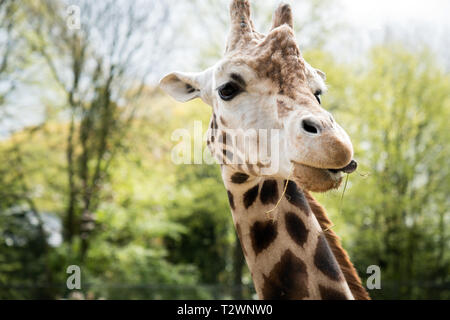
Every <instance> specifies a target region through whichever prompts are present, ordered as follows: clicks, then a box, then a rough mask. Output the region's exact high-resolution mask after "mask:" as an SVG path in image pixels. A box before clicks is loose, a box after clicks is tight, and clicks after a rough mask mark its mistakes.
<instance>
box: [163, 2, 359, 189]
mask: <svg viewBox="0 0 450 320" xmlns="http://www.w3.org/2000/svg"><path fill="white" fill-rule="evenodd" d="M230 16H231V30H230V34H229V37H228V42H227V47H226V53H225V55H224V57H223V58H222V59H221V60H220V61H219V62H217V63H216V64H215V65H214V66H212V67H211V68H208V69H207V70H205V71H203V72H199V73H183V72H173V73H170V74H168V75H167V76H165V77H164V78H163V79H162V80H161V82H160V85H161V87H162V88H163V89H164V90H165V91H166V92H168V93H169V94H171V95H172V96H173V97H174V98H175V99H177V100H179V101H188V100H191V99H193V98H196V97H200V98H201V99H203V101H205V102H206V103H208V104H209V105H211V106H212V108H213V114H212V117H211V127H210V132H209V135H208V145H209V147H210V150H211V151H212V153H213V154H214V155H215V156H216V157H217V158H218V159H219V160H220V161H222V163H225V164H226V165H230V166H233V167H235V168H236V170H239V171H241V172H245V173H247V174H251V175H273V176H277V177H282V178H285V179H287V178H289V177H290V178H293V179H295V180H296V182H297V183H298V184H299V185H300V186H301V187H302V188H304V189H307V190H311V191H326V190H329V189H332V188H337V187H338V186H339V184H340V183H341V181H342V173H343V172H346V173H350V172H353V171H354V170H355V169H356V166H357V164H356V162H355V161H354V160H353V159H352V158H353V147H352V144H351V141H350V139H349V137H348V135H347V134H346V132H345V131H344V130H343V129H342V128H341V127H340V126H339V125H338V124H337V123H336V121H335V120H334V119H333V116H332V115H331V114H330V113H329V112H327V111H326V110H325V109H323V108H322V107H321V101H320V95H321V94H322V93H324V92H325V90H326V86H325V83H324V80H325V74H324V73H323V72H322V71H320V70H318V69H314V68H313V67H311V66H310V65H309V64H308V63H307V62H306V61H305V60H304V59H303V57H302V55H301V53H300V50H299V48H298V46H297V44H296V41H295V35H294V31H293V23H292V12H291V8H290V6H289V5H287V4H281V5H280V6H279V7H278V9H277V10H276V11H275V13H274V16H273V24H272V28H271V30H270V32H269V33H268V34H267V35H265V36H264V35H262V34H260V33H258V32H257V31H255V29H254V26H253V22H252V21H251V19H250V5H249V2H248V1H247V0H233V1H232V2H231V6H230ZM262 135H264V139H262ZM263 140H264V143H263V142H262V141H263ZM230 146H232V148H230ZM274 146H276V148H275V149H274ZM268 148H269V149H270V150H267V149H268ZM274 164H276V165H275V166H274ZM268 168H270V170H269V169H268ZM265 169H267V170H265Z"/></svg>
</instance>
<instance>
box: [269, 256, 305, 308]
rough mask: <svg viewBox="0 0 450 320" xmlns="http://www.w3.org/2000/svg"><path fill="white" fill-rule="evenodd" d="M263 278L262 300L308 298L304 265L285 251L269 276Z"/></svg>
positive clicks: (300, 260)
mask: <svg viewBox="0 0 450 320" xmlns="http://www.w3.org/2000/svg"><path fill="white" fill-rule="evenodd" d="M263 277H264V285H263V288H262V298H263V299H270V300H273V299H289V300H290V299H296V300H298V299H304V298H306V297H308V296H309V291H308V285H307V283H308V274H307V269H306V264H305V263H304V262H303V261H302V259H300V258H299V257H296V256H295V255H294V254H293V253H292V251H291V250H289V249H288V250H286V251H285V252H284V253H283V255H282V256H281V259H280V261H279V262H278V263H277V264H275V266H274V267H273V269H272V271H270V273H269V276H268V277H266V276H265V275H263Z"/></svg>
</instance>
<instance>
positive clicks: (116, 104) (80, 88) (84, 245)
mask: <svg viewBox="0 0 450 320" xmlns="http://www.w3.org/2000/svg"><path fill="white" fill-rule="evenodd" d="M146 4H147V5H150V7H147V8H146V10H142V7H141V6H140V5H139V4H136V3H128V2H125V1H120V2H116V1H102V2H101V3H93V2H91V1H77V2H76V3H72V4H71V5H75V6H78V10H79V13H80V17H79V18H80V19H81V20H80V25H79V26H76V25H75V26H72V28H71V27H70V26H69V25H68V18H67V17H66V15H65V10H67V7H66V6H65V4H64V3H62V2H59V1H53V0H48V1H43V2H41V3H38V4H36V3H35V4H34V5H32V6H30V7H29V8H28V10H29V16H30V24H31V25H33V27H34V29H35V30H36V32H35V33H33V34H30V35H29V36H28V41H29V43H30V44H31V46H32V48H33V49H34V50H35V51H37V52H38V53H39V54H40V55H41V56H42V57H43V58H44V59H45V61H46V62H47V65H48V67H49V68H50V70H51V72H52V74H53V77H54V79H55V81H56V82H57V83H58V84H59V85H60V88H61V89H62V91H63V92H64V95H65V97H66V98H65V99H66V103H67V109H66V108H64V109H63V112H68V115H69V117H70V125H69V131H68V134H67V141H66V161H67V177H68V183H67V188H68V190H67V209H66V215H65V219H64V220H65V223H64V231H65V236H66V239H67V241H68V242H69V243H72V241H73V240H74V238H75V237H78V236H79V237H80V238H81V248H80V252H79V258H80V259H81V260H84V258H85V257H86V254H87V251H88V247H89V234H90V233H91V232H92V231H93V230H94V228H95V216H94V214H93V212H95V210H96V208H97V207H98V203H99V199H100V197H101V189H102V186H103V185H104V183H105V182H106V180H107V179H108V173H109V166H110V163H111V161H112V160H113V159H114V156H115V154H116V153H117V152H118V150H119V148H120V147H121V144H122V141H123V140H122V138H123V137H124V134H125V131H126V130H127V128H128V127H129V124H130V122H131V120H132V119H133V117H134V115H135V112H136V110H135V105H136V104H135V102H136V99H138V98H139V97H140V95H141V93H142V89H143V86H144V83H145V79H146V78H147V76H148V74H149V72H150V71H151V68H152V61H150V59H149V60H148V61H147V62H146V63H142V61H140V64H139V67H137V66H136V65H135V62H136V60H139V59H147V57H146V55H145V50H144V49H149V48H145V47H144V45H146V46H149V45H157V42H156V41H153V43H150V42H148V40H149V39H148V36H146V34H156V33H158V32H159V30H160V29H162V26H163V25H164V24H165V22H166V20H167V17H168V9H167V5H166V4H165V3H164V2H160V1H153V2H150V3H149V2H147V3H146ZM158 10H159V11H158ZM158 13H159V14H158ZM149 14H152V19H150V18H149ZM118 17H120V19H117V18H118ZM76 18H77V17H75V19H76Z"/></svg>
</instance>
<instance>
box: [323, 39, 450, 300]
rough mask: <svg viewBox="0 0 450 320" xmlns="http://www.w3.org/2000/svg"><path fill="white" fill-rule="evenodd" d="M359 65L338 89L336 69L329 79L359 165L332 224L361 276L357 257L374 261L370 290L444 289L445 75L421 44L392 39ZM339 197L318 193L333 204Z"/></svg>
mask: <svg viewBox="0 0 450 320" xmlns="http://www.w3.org/2000/svg"><path fill="white" fill-rule="evenodd" d="M368 65H369V66H370V67H369V68H367V69H365V70H364V71H363V72H361V71H359V72H358V73H356V72H354V73H353V75H354V78H353V79H352V78H349V77H348V76H347V77H346V78H345V79H346V80H347V82H346V83H345V85H346V88H345V90H336V89H337V88H339V86H342V83H340V84H339V83H338V82H342V78H341V79H335V78H331V77H330V79H329V82H330V87H331V88H332V92H333V93H332V94H331V95H332V96H331V97H330V99H331V101H332V104H333V106H335V108H336V110H337V115H338V117H339V118H341V117H342V118H343V119H344V123H343V125H344V126H345V128H346V129H348V130H349V131H350V132H349V134H350V136H351V137H352V141H353V143H354V146H355V148H356V152H355V157H356V159H357V160H358V161H359V165H360V166H359V170H358V172H357V173H356V174H354V175H351V176H350V180H349V187H348V189H347V192H346V193H345V196H344V199H343V205H342V208H341V209H340V211H341V213H342V217H338V216H336V217H335V216H333V218H335V219H333V220H335V221H338V223H337V226H336V230H338V231H340V233H341V235H342V236H343V240H344V245H345V247H347V248H348V250H349V252H350V255H351V257H352V258H353V262H354V263H355V265H356V266H357V268H358V269H359V272H360V275H361V276H362V277H363V278H366V277H367V276H368V275H367V274H366V268H367V266H369V265H372V264H374V265H378V266H380V267H381V270H382V290H379V291H377V290H374V291H372V292H371V294H372V295H373V297H374V298H403V299H411V298H422V299H423V298H442V299H445V298H448V297H449V290H448V286H449V281H450V278H449V274H450V272H449V271H450V256H449V255H448V252H449V248H448V243H449V235H448V231H447V228H446V223H448V207H449V199H448V194H449V191H450V190H449V188H450V179H449V178H450V177H449V161H448V159H449V158H450V150H449V148H448V140H449V138H450V137H449V130H448V124H447V119H448V117H449V116H450V76H449V75H448V74H444V73H443V72H442V71H440V70H439V68H438V67H437V66H436V65H435V64H434V60H433V55H431V54H430V53H429V52H427V51H423V52H420V53H415V54H413V53H411V52H408V51H406V50H405V49H402V48H401V47H399V46H394V45H391V46H386V47H378V48H374V49H373V50H372V52H371V54H370V58H369V61H368ZM326 69H327V71H328V73H329V74H331V75H332V77H335V76H338V75H339V72H338V70H335V69H334V68H333V67H332V66H331V68H328V66H327V67H326ZM341 74H342V73H341ZM344 82H345V81H344ZM335 94H337V95H338V97H339V98H338V99H336V97H334V96H333V95H335ZM324 101H325V102H324V103H325V105H327V98H326V99H324ZM340 197H341V195H340V194H335V195H334V196H333V197H331V198H330V197H329V196H328V197H327V196H324V197H323V200H324V201H325V202H326V203H327V207H328V208H330V209H331V210H330V211H331V212H332V213H334V214H336V213H337V212H338V211H339V208H340V207H341V203H340Z"/></svg>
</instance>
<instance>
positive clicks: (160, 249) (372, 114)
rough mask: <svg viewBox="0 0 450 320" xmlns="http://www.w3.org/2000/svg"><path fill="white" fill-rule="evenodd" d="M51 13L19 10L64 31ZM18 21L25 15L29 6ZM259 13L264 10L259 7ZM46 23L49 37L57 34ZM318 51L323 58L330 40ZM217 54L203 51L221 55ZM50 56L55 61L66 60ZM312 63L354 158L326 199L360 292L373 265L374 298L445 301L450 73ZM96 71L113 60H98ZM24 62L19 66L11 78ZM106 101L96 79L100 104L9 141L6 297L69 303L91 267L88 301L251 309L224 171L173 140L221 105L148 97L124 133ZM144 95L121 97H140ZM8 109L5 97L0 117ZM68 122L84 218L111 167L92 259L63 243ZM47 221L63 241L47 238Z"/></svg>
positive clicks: (420, 60) (391, 58)
mask: <svg viewBox="0 0 450 320" xmlns="http://www.w3.org/2000/svg"><path fill="white" fill-rule="evenodd" d="M0 2H1V1H0ZM1 3H8V4H11V3H13V2H12V1H6V2H1ZM26 3H28V2H26ZM30 3H34V2H30ZM86 3H87V2H86ZM312 3H313V4H314V5H313V6H312V10H315V11H314V12H316V14H315V15H312V17H313V18H314V19H315V18H318V17H320V16H322V14H320V15H318V14H317V13H318V12H320V11H321V10H319V9H321V8H322V7H324V6H325V5H326V4H328V0H327V1H322V0H320V1H313V2H312ZM43 4H45V6H44V5H29V6H24V8H28V10H29V11H32V12H34V13H36V12H39V11H40V10H44V9H45V8H47V11H45V12H46V14H47V15H50V17H49V19H50V18H51V19H53V18H54V19H56V20H55V21H57V22H58V23H59V24H60V27H61V28H60V29H59V30H60V31H61V30H65V27H64V21H63V20H61V19H60V17H59V18H58V17H56V18H55V17H52V16H51V15H52V10H50V9H49V8H51V5H52V4H53V5H55V4H57V5H58V4H60V3H58V2H54V1H46V2H43ZM41 7H45V8H41ZM57 7H58V8H60V9H61V6H57ZM208 7H211V8H212V5H209V6H208ZM3 8H5V7H3ZM11 8H13V9H14V12H15V14H16V10H17V9H16V8H18V7H16V6H15V5H14V6H13V7H11ZM0 9H1V8H0ZM208 10H209V9H208ZM259 10H261V13H262V11H264V7H262V5H261V8H260V9H259ZM219 11H222V10H221V9H220V8H219ZM17 12H19V13H17V14H16V15H14V19H15V20H14V21H15V22H16V24H15V25H14V27H15V29H14V30H16V33H10V35H11V36H14V37H17V36H18V35H23V37H19V38H21V39H23V41H25V40H26V41H28V42H30V43H32V44H34V45H35V46H37V47H39V48H40V49H42V50H44V49H45V50H46V49H47V48H48V46H49V45H50V44H51V43H53V42H52V41H53V40H58V39H60V38H62V37H61V36H59V35H58V33H57V32H55V33H52V34H50V33H48V34H47V35H46V34H44V35H43V34H39V33H32V32H25V31H26V29H27V28H25V27H24V25H23V24H21V23H19V22H22V23H25V22H24V21H27V19H24V17H25V16H26V12H25V11H23V12H22V11H20V10H19V11H17ZM5 14H6V16H7V17H8V15H10V13H7V11H1V10H0V15H1V16H3V15H5ZM261 16H262V15H261ZM12 18H13V17H9V18H8V19H9V20H6V19H5V20H2V21H1V22H0V29H4V28H5V27H6V28H9V25H8V23H5V22H8V21H13V20H11V19H12ZM266 18H268V15H266V16H265V19H266ZM34 19H36V21H35V20H34ZM39 19H41V15H36V14H35V16H34V18H33V19H31V20H30V21H29V23H38V22H42V21H40V20H39ZM51 19H50V20H49V21H53V20H51ZM0 20H1V19H0ZM266 20H267V19H266ZM218 21H219V22H220V20H218ZM222 24H223V23H222ZM308 25H310V26H312V28H317V29H318V30H321V33H322V34H325V33H327V32H331V31H330V30H326V28H324V26H322V21H317V23H316V24H310V23H309V22H305V24H304V25H301V28H303V26H305V27H306V26H308ZM42 26H46V27H47V28H49V29H51V30H53V24H52V23H48V21H47V24H43V25H42ZM213 29H214V28H211V30H213ZM8 30H9V31H11V30H13V29H8ZM323 31H327V32H323ZM23 32H25V33H24V34H22V33H23ZM327 34H328V33H327ZM47 36H48V37H47ZM51 37H54V39H52V41H50V38H51ZM312 38H314V37H312ZM71 39H72V40H74V43H75V44H76V43H77V40H76V39H75V38H71ZM314 39H316V42H317V43H316V47H321V45H322V44H323V42H324V41H325V38H319V37H317V38H314ZM26 41H25V42H22V40H21V42H17V43H16V44H17V45H18V46H19V48H20V50H16V49H17V47H15V46H12V47H11V51H10V52H12V53H10V54H11V55H17V54H18V53H20V55H19V56H22V55H23V56H26V57H23V58H24V59H15V60H14V64H13V66H14V68H13V69H20V68H26V64H27V63H30V62H29V61H30V60H32V59H31V58H33V59H34V58H35V55H39V54H41V55H42V54H43V53H42V52H38V51H36V50H35V49H36V48H32V46H31V47H27V46H26V45H25V43H26ZM74 43H72V44H74ZM113 43H114V41H113ZM59 44H61V43H59ZM90 45H92V44H90ZM25 47H26V50H25V49H24V48H25ZM218 47H219V46H214V47H211V48H206V49H208V50H210V51H208V50H206V51H205V52H207V55H209V56H216V55H217V52H218V51H217V48H218ZM14 48H16V49H14ZM13 49H14V50H13ZM22 49H23V50H22ZM54 49H55V48H54ZM60 49H61V50H63V52H64V54H65V55H66V57H71V55H72V54H73V52H72V50H71V47H66V46H65V45H64V43H62V46H61V48H60ZM27 50H30V51H27ZM45 50H44V51H45ZM202 50H203V48H202ZM17 51H20V52H17ZM54 51H55V52H53V51H51V50H50V51H49V53H48V54H50V56H49V57H45V58H54V57H53V55H55V56H56V57H58V50H54ZM30 52H33V54H31V53H30ZM77 52H78V51H77ZM44 53H45V52H44ZM78 53H80V52H78ZM60 54H61V53H60ZM303 54H304V57H305V59H306V60H307V61H308V62H309V63H310V64H311V65H313V66H315V67H317V68H319V69H321V70H324V71H326V73H327V82H328V85H329V93H328V94H327V95H325V96H324V97H323V106H324V108H326V109H327V110H329V111H331V112H333V114H334V115H335V117H336V119H337V120H338V122H339V123H340V124H341V125H342V126H343V127H344V128H345V129H346V131H347V132H348V133H349V135H350V137H351V138H352V141H353V144H354V147H355V157H356V159H357V160H358V163H359V169H358V171H357V172H356V173H354V174H352V175H351V176H350V177H349V183H348V188H347V191H346V193H345V195H344V196H343V198H342V191H343V190H342V187H341V189H340V190H338V191H332V192H330V193H327V194H321V195H317V197H318V198H319V200H320V202H322V203H323V204H324V205H325V207H326V209H327V211H328V212H329V214H330V216H331V218H332V220H333V221H334V223H335V227H334V229H335V230H336V231H337V233H338V234H339V235H340V236H341V238H342V240H343V244H344V247H345V248H346V249H347V250H348V252H349V254H350V256H351V258H352V261H353V262H354V264H355V266H356V268H357V269H358V271H359V274H360V275H361V277H362V278H363V283H365V280H366V278H367V277H368V275H367V274H366V269H367V267H368V266H370V265H378V266H380V267H381V286H382V289H381V290H372V291H371V292H370V294H371V296H372V297H373V298H384V299H395V298H402V299H409V298H420V299H427V298H439V299H448V298H450V279H449V275H450V256H449V252H450V250H449V243H450V242H449V234H448V228H447V225H448V223H449V215H448V208H449V204H450V203H449V197H448V194H449V193H450V190H449V188H450V177H449V168H450V166H449V160H448V159H449V158H450V154H449V153H450V150H449V148H448V141H449V139H450V137H449V134H450V131H449V130H448V124H447V119H448V118H449V117H450V75H449V74H448V73H445V72H443V71H442V70H441V69H440V67H439V66H438V65H437V64H436V63H435V59H434V56H433V54H431V53H430V52H428V51H426V50H423V51H421V52H411V51H408V50H406V49H404V48H402V47H401V46H398V45H393V44H385V45H383V46H380V47H376V48H373V49H372V50H371V52H370V54H369V55H368V56H367V57H366V58H367V59H366V60H365V61H359V62H357V63H355V64H354V65H351V66H350V65H345V64H342V63H339V62H337V60H336V59H335V58H334V57H333V56H332V55H330V54H328V53H326V52H324V51H323V50H319V49H316V50H310V51H307V52H304V53H303ZM5 56H6V55H5ZM81 56H82V55H81ZM25 58H26V59H25ZM77 58H80V57H77ZM96 58H98V59H99V60H98V61H103V59H102V56H101V55H99V56H98V57H96ZM62 60H64V59H62ZM10 61H11V60H10ZM17 61H22V62H23V66H19V67H16V65H15V63H17ZM67 61H71V60H70V59H68V60H67ZM122 62H123V61H122ZM75 65H76V64H75ZM10 66H11V65H9V66H8V68H6V67H5V68H2V70H1V72H0V81H5V80H4V79H6V81H9V80H11V79H15V78H16V76H17V75H16V74H13V73H11V67H10ZM70 66H71V64H70V63H68V64H67V65H66V67H67V68H68V69H67V70H70ZM123 67H124V68H125V66H123ZM95 70H97V69H96V68H93V69H92V70H91V71H92V72H93V75H94V76H95V77H96V76H98V74H97V73H96V72H97V71H98V72H99V71H100V69H98V70H97V71H95ZM102 70H103V69H102ZM55 71H58V70H53V72H55ZM59 71H60V70H59ZM125 71H126V70H125ZM125 71H124V72H125ZM47 73H50V74H51V73H52V72H51V71H47ZM62 73H64V72H62ZM83 75H84V76H86V72H85V73H83ZM46 76H47V74H46ZM43 77H45V76H43ZM95 77H94V78H95ZM84 79H85V78H84ZM95 79H97V78H95ZM95 79H94V80H95ZM97 80H98V79H97ZM118 82H120V81H118ZM131 82H133V81H131ZM38 87H39V88H45V89H47V90H49V91H51V92H52V93H53V94H54V95H59V94H60V95H62V96H65V95H64V93H61V90H62V89H61V88H60V87H61V86H59V87H58V90H59V91H57V90H56V89H55V88H56V84H55V83H54V82H50V81H49V82H47V81H42V83H40V84H39V85H38ZM105 88H106V87H105V86H104V84H101V83H97V82H96V85H95V86H92V87H89V90H97V94H95V95H93V96H92V97H96V98H97V100H95V99H94V100H92V101H80V104H73V105H71V106H70V104H69V103H67V101H65V100H64V101H65V102H64V103H59V102H58V103H56V102H55V101H54V100H52V98H48V97H47V98H45V97H40V98H42V99H43V100H45V101H46V106H47V112H48V114H49V118H48V119H47V120H48V121H47V122H45V123H43V124H42V125H39V126H36V127H29V128H23V129H22V130H21V131H19V132H17V133H15V134H12V135H11V136H9V137H7V138H6V139H4V140H1V141H0V299H4V298H18V299H36V298H68V297H70V296H71V294H72V293H71V292H70V291H69V290H68V289H67V288H66V279H67V273H66V268H67V266H69V265H72V264H77V265H79V266H80V267H81V270H82V289H81V292H82V294H83V297H85V298H106V299H114V298H117V299H121V298H129V299H138V298H143V299H166V298H171V299H181V298H189V299H195V298H199V299H211V298H234V297H244V298H251V297H252V293H253V292H254V291H253V288H252V286H251V284H250V275H249V272H248V270H247V269H246V268H245V267H243V261H242V256H239V254H236V253H239V244H238V242H236V235H235V232H234V228H233V224H232V220H231V215H230V210H229V206H228V203H227V197H226V192H225V189H224V187H223V183H222V181H221V177H220V169H219V167H218V166H217V165H206V164H202V165H176V164H174V163H173V162H172V160H171V152H172V149H173V147H174V146H175V145H176V144H177V143H178V141H173V140H172V133H173V131H174V130H175V129H179V128H184V129H187V130H189V131H190V132H191V133H193V130H194V123H193V122H194V120H199V121H201V123H202V130H203V133H204V131H205V130H206V128H207V126H208V120H209V117H210V115H211V110H210V107H208V106H206V105H205V104H203V103H202V102H200V101H198V100H195V101H191V102H189V103H186V104H181V103H175V102H174V101H173V100H172V99H169V98H167V97H166V96H165V95H163V94H162V93H161V92H159V91H155V90H153V89H149V88H144V93H145V97H144V99H142V100H141V101H140V105H138V106H137V107H136V108H135V109H133V112H136V114H135V115H134V116H133V117H128V116H129V114H125V118H126V119H128V120H129V122H128V121H122V120H123V119H124V112H125V111H124V110H126V109H127V108H124V107H123V106H119V104H118V103H117V101H118V100H120V99H115V98H113V97H112V96H110V95H109V94H110V92H109V91H108V90H105ZM133 90H134V88H132V89H129V90H128V91H127V92H126V93H125V94H130V95H131V96H133V94H132V93H130V91H133ZM106 93H108V94H107V97H105V94H106ZM69 96H70V94H69ZM76 96H89V95H76ZM101 97H104V98H107V99H106V100H107V103H104V102H105V101H106V100H105V101H103V100H102V99H101ZM58 99H59V97H58ZM88 100H89V99H88ZM116 100H117V101H116ZM4 101H5V95H4V94H3V95H2V93H0V107H2V106H1V104H3V102H4ZM58 101H59V100H58ZM69 102H70V101H69ZM104 106H108V108H107V109H108V110H105V108H104ZM75 109H76V110H77V112H74V113H70V111H71V110H72V111H74V110H75ZM101 110H104V111H105V112H101ZM0 111H1V110H0ZM68 111H69V113H68ZM99 111H100V112H99ZM106 111H108V112H106ZM68 114H69V115H72V117H71V119H73V124H74V127H75V128H77V130H78V131H76V132H77V134H75V136H74V140H73V151H74V155H75V157H74V161H75V162H76V163H75V164H74V165H73V169H74V172H73V175H74V176H75V180H76V181H75V183H74V185H75V186H76V189H77V190H78V195H77V198H76V201H77V208H78V209H77V216H79V215H81V211H82V208H83V206H84V203H83V201H85V200H86V199H87V198H88V197H87V196H91V195H90V194H88V193H89V189H88V188H84V187H83V181H92V179H90V178H89V177H92V176H93V175H94V173H93V172H95V168H96V167H97V164H98V163H100V166H101V167H102V168H104V169H105V170H102V174H104V175H103V176H102V178H101V179H98V180H97V182H99V183H98V184H97V183H94V184H93V185H92V186H91V190H94V189H95V191H96V194H95V197H93V198H92V199H93V200H94V205H92V202H89V201H88V202H89V206H88V207H87V208H88V209H89V210H91V211H92V212H91V215H92V217H93V221H92V222H93V227H92V230H91V232H90V233H89V248H88V249H86V248H85V249H83V241H84V240H83V237H82V235H81V233H80V232H75V233H74V237H73V239H72V241H69V240H68V239H67V238H66V237H61V241H59V242H58V241H56V242H55V241H54V239H53V238H52V237H53V236H55V234H56V235H59V236H63V235H64V234H65V233H66V232H67V226H66V224H64V221H65V219H66V218H67V203H68V202H69V199H70V192H71V188H70V186H69V182H68V163H67V150H68V149H67V144H68V139H67V138H68V136H69V135H70V130H71V129H70V128H71V126H70V121H68V117H67V115H68ZM69 118H70V117H69ZM105 125H108V128H109V129H111V131H107V132H106V133H108V134H107V136H108V137H109V139H106V140H107V141H106V144H105V141H101V140H98V139H97V138H99V137H101V136H102V134H104V133H105V131H104V129H105ZM124 126H127V127H126V130H122V129H125V128H124ZM109 129H108V130H109ZM113 129H118V130H117V131H115V130H113ZM119 129H120V130H119ZM112 145H114V146H112ZM204 147H205V145H203V148H204ZM83 150H84V152H83ZM102 150H103V151H102ZM112 150H114V157H112V156H111V153H112ZM89 155H94V157H89ZM83 157H84V158H83ZM96 159H97V161H96ZM106 167H107V168H106ZM83 168H84V173H83ZM86 174H87V177H88V179H86ZM83 178H84V180H83ZM341 199H342V200H341ZM50 221H52V222H53V223H56V225H57V226H58V225H59V227H60V228H59V229H58V228H56V230H52V229H51V228H50V226H51V223H50ZM52 239H53V240H52ZM236 249H237V250H236ZM82 250H84V251H85V256H84V258H83V259H82V258H81V257H82V256H83V255H81V254H80V252H81V251H82ZM242 289H244V290H242ZM239 291H241V292H239Z"/></svg>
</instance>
